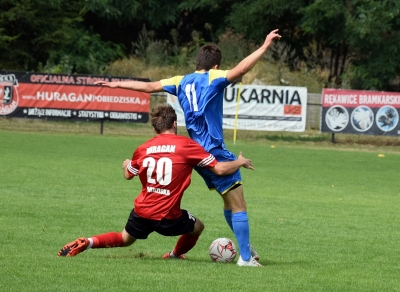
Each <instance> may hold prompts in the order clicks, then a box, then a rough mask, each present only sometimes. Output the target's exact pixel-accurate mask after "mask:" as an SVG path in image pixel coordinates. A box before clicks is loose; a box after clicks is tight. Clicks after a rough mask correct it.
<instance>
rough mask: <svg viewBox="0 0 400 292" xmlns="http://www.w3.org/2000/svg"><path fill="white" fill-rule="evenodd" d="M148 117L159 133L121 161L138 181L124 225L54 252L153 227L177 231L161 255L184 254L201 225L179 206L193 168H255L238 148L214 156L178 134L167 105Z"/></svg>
mask: <svg viewBox="0 0 400 292" xmlns="http://www.w3.org/2000/svg"><path fill="white" fill-rule="evenodd" d="M150 117H151V124H152V126H153V128H154V130H155V132H156V133H157V135H156V136H155V137H154V138H152V139H150V140H148V141H147V142H145V143H144V144H142V145H140V146H139V147H138V148H137V149H136V150H135V152H134V153H133V157H132V160H129V159H126V160H125V161H124V162H123V164H122V169H123V171H124V176H125V178H126V179H128V180H130V179H132V178H134V177H135V176H138V177H139V179H140V182H141V183H142V190H141V192H140V194H139V196H138V197H137V198H136V199H135V201H134V209H133V210H132V211H131V214H130V216H129V218H128V222H127V223H126V225H125V228H124V230H123V231H122V232H108V233H104V234H100V235H96V236H92V237H90V238H83V237H82V238H78V239H76V240H75V241H73V242H71V243H68V244H67V245H65V246H64V247H63V248H62V249H61V250H60V251H59V252H58V256H67V257H68V256H75V255H77V254H78V253H80V252H83V251H85V250H86V249H88V248H107V247H125V246H129V245H131V244H132V243H134V242H135V241H136V240H137V239H146V238H147V236H148V235H149V234H150V233H152V232H157V233H159V234H161V235H164V236H177V235H181V236H180V237H179V239H178V242H177V243H176V245H175V248H174V249H173V250H172V251H171V252H169V253H166V254H165V255H163V258H181V259H182V258H184V257H185V256H184V254H186V253H187V252H188V251H189V250H191V249H192V248H193V247H194V246H195V244H196V242H197V239H198V238H199V236H200V234H201V233H202V231H203V229H204V225H203V223H202V222H201V221H200V220H199V219H197V218H195V217H194V216H193V215H192V214H191V213H190V212H189V211H186V210H183V209H181V206H180V205H181V199H182V196H183V193H184V191H185V190H186V189H187V187H188V186H189V185H190V179H191V174H192V170H193V168H194V167H195V166H197V167H205V168H207V169H209V170H211V171H212V172H214V173H215V174H217V175H228V174H231V173H233V172H235V171H236V170H238V169H239V168H240V167H242V166H243V167H245V168H250V169H253V165H252V163H251V160H249V159H247V158H244V157H243V156H242V155H241V154H239V156H238V159H237V160H234V161H229V162H218V161H217V160H216V159H215V157H214V156H213V155H212V154H209V153H207V152H206V151H205V150H204V149H203V147H201V146H200V145H199V144H198V143H196V142H194V141H193V140H192V139H189V138H187V137H184V136H179V135H177V124H176V119H177V118H176V113H175V111H174V109H173V108H172V107H171V106H170V105H162V106H158V107H156V108H154V109H153V110H152V112H151V113H150Z"/></svg>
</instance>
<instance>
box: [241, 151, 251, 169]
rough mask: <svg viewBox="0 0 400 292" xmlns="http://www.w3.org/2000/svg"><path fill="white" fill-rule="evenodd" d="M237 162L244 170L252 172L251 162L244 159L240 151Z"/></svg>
mask: <svg viewBox="0 0 400 292" xmlns="http://www.w3.org/2000/svg"><path fill="white" fill-rule="evenodd" d="M237 160H238V161H239V162H240V163H241V164H242V166H243V167H244V168H248V169H251V170H254V167H253V163H252V162H251V160H250V159H247V158H246V157H244V156H243V154H242V151H240V153H239V156H238V159H237Z"/></svg>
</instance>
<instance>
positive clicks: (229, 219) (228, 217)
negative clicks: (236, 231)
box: [224, 209, 233, 232]
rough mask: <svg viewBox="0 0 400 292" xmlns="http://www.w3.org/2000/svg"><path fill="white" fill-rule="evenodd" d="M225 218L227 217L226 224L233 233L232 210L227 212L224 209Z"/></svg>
mask: <svg viewBox="0 0 400 292" xmlns="http://www.w3.org/2000/svg"><path fill="white" fill-rule="evenodd" d="M224 216H225V220H226V223H228V225H229V227H230V228H231V229H232V232H233V226H232V210H225V209H224Z"/></svg>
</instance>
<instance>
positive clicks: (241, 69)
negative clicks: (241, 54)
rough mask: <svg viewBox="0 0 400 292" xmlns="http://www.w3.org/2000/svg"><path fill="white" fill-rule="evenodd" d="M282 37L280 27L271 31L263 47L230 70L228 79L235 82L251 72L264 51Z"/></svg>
mask: <svg viewBox="0 0 400 292" xmlns="http://www.w3.org/2000/svg"><path fill="white" fill-rule="evenodd" d="M280 38H281V36H280V35H279V34H278V29H275V30H273V31H271V32H270V33H269V34H268V35H267V37H266V38H265V41H264V44H263V45H262V46H261V47H259V48H258V49H257V50H256V51H254V52H253V53H251V54H250V55H248V56H247V57H246V58H244V59H243V60H242V61H241V62H240V63H239V64H238V65H237V66H236V67H235V68H233V69H232V70H230V71H229V72H228V75H227V79H228V81H229V82H233V81H235V80H236V79H238V78H240V77H242V76H243V75H245V74H246V73H247V72H249V71H250V70H251V68H253V67H254V66H255V64H257V62H258V60H259V59H260V58H261V57H262V55H264V53H265V52H266V51H267V50H268V48H269V47H270V46H271V44H272V43H273V41H274V40H276V39H280Z"/></svg>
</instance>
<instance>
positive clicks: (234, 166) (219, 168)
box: [210, 152, 254, 175]
mask: <svg viewBox="0 0 400 292" xmlns="http://www.w3.org/2000/svg"><path fill="white" fill-rule="evenodd" d="M241 167H244V168H248V169H251V170H254V167H253V163H252V162H251V160H250V159H247V158H245V157H243V155H242V152H240V153H239V156H238V159H237V160H234V161H224V162H218V163H217V164H216V165H215V166H214V167H212V168H210V170H211V171H212V172H213V173H215V174H216V175H229V174H232V173H234V172H235V171H236V170H238V169H239V168H241Z"/></svg>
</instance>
